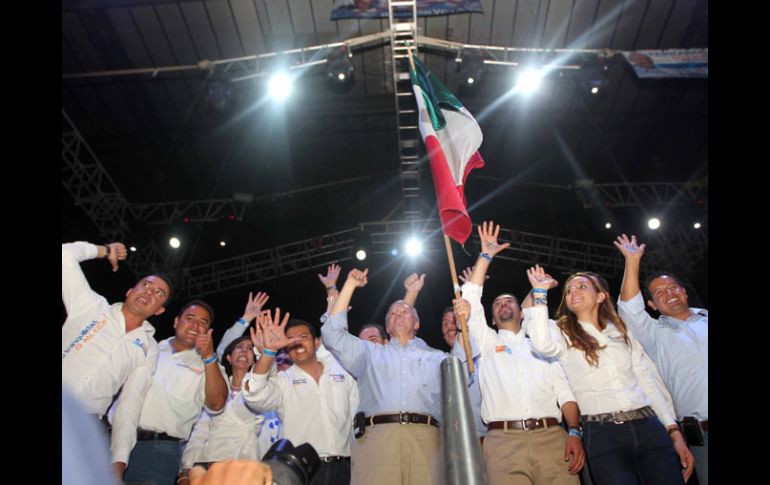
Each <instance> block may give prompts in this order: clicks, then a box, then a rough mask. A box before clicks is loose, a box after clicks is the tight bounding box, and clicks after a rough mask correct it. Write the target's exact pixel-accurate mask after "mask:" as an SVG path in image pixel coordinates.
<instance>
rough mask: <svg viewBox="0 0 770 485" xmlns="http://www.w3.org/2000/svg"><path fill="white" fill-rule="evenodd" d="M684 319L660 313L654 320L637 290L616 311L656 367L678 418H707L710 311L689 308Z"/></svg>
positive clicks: (619, 303)
mask: <svg viewBox="0 0 770 485" xmlns="http://www.w3.org/2000/svg"><path fill="white" fill-rule="evenodd" d="M690 310H691V314H690V317H689V318H688V319H687V320H678V319H676V318H671V317H667V316H665V315H661V316H660V319H658V320H656V319H654V318H652V317H651V316H650V314H649V313H647V312H646V311H645V309H644V299H643V298H642V294H641V293H637V294H636V295H635V296H634V297H633V298H631V299H630V300H628V301H625V302H624V301H618V314H620V318H622V319H623V321H624V322H625V323H626V325H628V329H629V330H630V331H631V333H633V334H634V337H636V338H637V339H639V342H641V343H642V345H643V346H644V350H645V351H646V352H647V353H648V354H649V355H650V357H651V358H652V360H653V361H655V365H656V366H657V367H658V370H659V371H660V374H661V376H663V380H664V381H665V382H666V386H668V389H669V390H670V391H671V395H672V396H673V397H674V408H675V409H676V415H677V417H679V418H682V417H684V416H695V417H696V418H697V419H699V420H701V421H703V420H706V419H708V418H709V314H708V312H707V311H706V310H704V309H702V308H690Z"/></svg>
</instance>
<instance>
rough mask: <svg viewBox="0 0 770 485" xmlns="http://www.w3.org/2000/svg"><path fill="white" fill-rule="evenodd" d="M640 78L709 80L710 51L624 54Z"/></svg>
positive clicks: (693, 50) (636, 52)
mask: <svg viewBox="0 0 770 485" xmlns="http://www.w3.org/2000/svg"><path fill="white" fill-rule="evenodd" d="M623 57H625V59H626V61H627V62H628V63H629V64H630V65H631V67H632V68H633V69H634V72H635V73H636V75H637V77H639V78H708V77H709V50H708V49H667V50H644V51H631V52H623Z"/></svg>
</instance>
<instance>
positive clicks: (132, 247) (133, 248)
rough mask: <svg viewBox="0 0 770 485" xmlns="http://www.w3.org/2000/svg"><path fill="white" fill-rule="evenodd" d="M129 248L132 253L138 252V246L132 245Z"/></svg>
mask: <svg viewBox="0 0 770 485" xmlns="http://www.w3.org/2000/svg"><path fill="white" fill-rule="evenodd" d="M128 249H130V250H131V252H132V253H135V252H136V246H131V247H130V248H128Z"/></svg>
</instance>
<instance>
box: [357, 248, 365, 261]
mask: <svg viewBox="0 0 770 485" xmlns="http://www.w3.org/2000/svg"><path fill="white" fill-rule="evenodd" d="M356 259H357V260H359V261H363V260H365V259H366V251H364V250H363V249H359V250H358V251H356Z"/></svg>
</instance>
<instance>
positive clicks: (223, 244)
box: [219, 241, 227, 247]
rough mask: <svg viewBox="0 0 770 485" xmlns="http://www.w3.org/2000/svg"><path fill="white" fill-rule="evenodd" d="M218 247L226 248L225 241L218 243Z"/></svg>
mask: <svg viewBox="0 0 770 485" xmlns="http://www.w3.org/2000/svg"><path fill="white" fill-rule="evenodd" d="M219 245H220V246H222V247H225V246H227V243H226V242H225V241H219Z"/></svg>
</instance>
